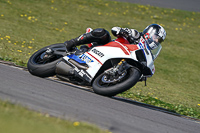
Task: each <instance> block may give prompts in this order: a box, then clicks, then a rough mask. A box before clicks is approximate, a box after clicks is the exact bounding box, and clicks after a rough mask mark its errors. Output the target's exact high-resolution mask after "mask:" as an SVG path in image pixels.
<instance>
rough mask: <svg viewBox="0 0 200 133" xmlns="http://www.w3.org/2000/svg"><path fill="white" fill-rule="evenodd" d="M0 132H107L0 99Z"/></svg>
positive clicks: (106, 132) (107, 132)
mask: <svg viewBox="0 0 200 133" xmlns="http://www.w3.org/2000/svg"><path fill="white" fill-rule="evenodd" d="M0 118H1V119H0V132H1V133H25V132H28V133H66V132H69V133H109V131H103V130H101V129H99V128H98V127H96V126H94V125H91V124H87V123H85V122H79V121H74V122H72V121H66V120H63V119H60V118H55V117H50V116H49V115H48V114H42V113H38V112H33V111H30V110H27V109H25V108H23V107H21V106H19V105H13V104H11V103H9V102H3V101H1V100H0Z"/></svg>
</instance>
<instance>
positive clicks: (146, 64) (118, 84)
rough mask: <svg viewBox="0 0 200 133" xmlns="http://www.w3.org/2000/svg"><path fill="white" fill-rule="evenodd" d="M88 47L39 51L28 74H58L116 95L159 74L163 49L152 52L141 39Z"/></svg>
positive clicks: (60, 47)
mask: <svg viewBox="0 0 200 133" xmlns="http://www.w3.org/2000/svg"><path fill="white" fill-rule="evenodd" d="M84 46H85V45H82V46H81V47H80V48H77V47H76V48H75V50H74V51H72V52H67V50H66V47H65V45H64V43H59V44H53V45H49V46H47V47H44V48H42V49H40V50H38V51H37V52H35V53H34V54H33V55H32V56H31V57H30V59H29V61H28V64H27V66H28V71H29V72H30V73H31V74H33V75H36V76H39V77H49V76H54V75H56V76H57V77H58V78H59V79H61V80H65V81H68V82H71V83H74V84H79V85H87V86H92V89H93V91H94V92H95V93H97V94H100V95H104V96H114V95H117V94H119V93H122V92H124V91H126V90H128V89H130V88H131V87H133V86H134V85H135V84H136V83H137V82H138V81H145V84H146V79H147V77H151V76H152V75H153V74H154V72H155V67H154V60H155V59H156V57H157V56H158V54H159V53H160V50H161V48H162V46H161V45H159V46H158V47H157V48H156V49H154V50H151V49H150V48H149V46H148V42H147V41H146V40H145V38H144V37H141V39H140V42H139V43H138V44H137V45H133V44H129V43H128V41H127V40H126V39H125V38H123V37H120V38H117V39H116V40H113V41H111V42H109V43H107V44H105V45H101V46H95V47H91V48H89V49H86V50H85V47H84Z"/></svg>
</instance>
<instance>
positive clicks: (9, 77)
mask: <svg viewBox="0 0 200 133" xmlns="http://www.w3.org/2000/svg"><path fill="white" fill-rule="evenodd" d="M0 75H1V76H0V84H1V86H0V98H1V99H4V100H10V101H12V102H14V103H19V104H22V105H23V106H27V107H28V108H30V109H33V110H37V111H41V112H44V113H45V112H46V113H49V114H50V115H52V116H57V117H63V118H66V119H71V120H82V121H87V122H90V123H94V124H96V125H98V126H100V127H102V128H105V129H109V130H111V131H112V132H114V133H122V132H123V133H133V132H139V133H147V132H148V133H199V131H200V124H199V123H198V122H196V121H193V120H189V119H185V118H181V117H177V116H174V115H170V114H167V113H163V112H160V111H155V110H152V109H148V108H145V107H142V106H138V105H134V104H131V103H128V102H124V101H122V100H116V99H113V98H107V97H102V96H99V95H96V94H94V93H92V92H90V91H85V90H81V89H78V88H75V87H70V86H67V85H64V84H60V83H57V82H53V81H51V80H47V79H43V78H39V77H35V76H32V75H31V74H29V73H28V72H27V71H23V70H20V69H17V68H13V67H11V66H7V65H3V64H0Z"/></svg>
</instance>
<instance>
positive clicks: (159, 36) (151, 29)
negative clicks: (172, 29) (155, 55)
mask: <svg viewBox="0 0 200 133" xmlns="http://www.w3.org/2000/svg"><path fill="white" fill-rule="evenodd" d="M143 35H144V38H145V39H146V40H147V42H148V45H149V47H150V49H155V48H157V47H158V46H159V45H160V44H161V43H162V42H163V41H164V40H165V37H166V31H165V29H164V28H163V27H162V26H160V25H158V24H151V25H149V26H147V27H146V28H145V29H144V31H143Z"/></svg>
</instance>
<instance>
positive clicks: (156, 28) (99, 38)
mask: <svg viewBox="0 0 200 133" xmlns="http://www.w3.org/2000/svg"><path fill="white" fill-rule="evenodd" d="M111 32H112V34H113V35H114V36H116V37H118V38H119V37H124V38H126V39H127V40H128V42H129V43H130V44H138V43H139V42H140V38H141V36H143V37H144V38H145V39H146V40H147V41H148V44H149V47H150V49H155V48H156V47H157V46H158V45H159V43H161V42H163V41H164V39H165V37H166V31H165V29H164V28H163V27H162V26H160V25H158V24H151V25H149V26H147V27H146V28H145V29H144V31H143V32H142V33H140V32H138V31H137V30H135V29H128V28H120V27H113V28H112V29H111ZM110 41H111V36H110V34H109V32H108V31H107V30H105V29H103V28H97V29H94V30H92V31H91V32H88V33H85V34H82V35H80V36H79V37H77V38H75V39H71V40H69V41H65V42H64V44H65V45H66V48H67V51H72V50H73V48H74V46H78V45H81V44H90V43H93V46H98V45H104V44H106V43H108V42H110Z"/></svg>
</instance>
